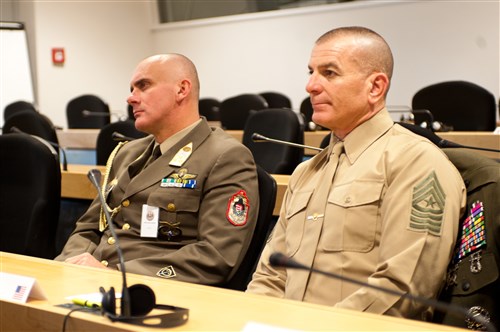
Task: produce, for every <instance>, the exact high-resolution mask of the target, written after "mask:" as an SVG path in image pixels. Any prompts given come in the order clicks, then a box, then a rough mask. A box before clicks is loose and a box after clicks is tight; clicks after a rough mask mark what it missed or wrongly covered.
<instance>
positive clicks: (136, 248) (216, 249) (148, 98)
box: [56, 54, 259, 285]
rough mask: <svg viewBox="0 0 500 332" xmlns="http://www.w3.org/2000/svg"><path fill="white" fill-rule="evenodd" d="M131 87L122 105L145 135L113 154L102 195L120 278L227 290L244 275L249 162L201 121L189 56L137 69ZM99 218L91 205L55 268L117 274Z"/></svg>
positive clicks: (252, 196) (251, 205) (251, 213)
mask: <svg viewBox="0 0 500 332" xmlns="http://www.w3.org/2000/svg"><path fill="white" fill-rule="evenodd" d="M130 87H131V90H130V91H131V93H130V95H129V97H128V99H127V102H128V103H129V104H130V105H132V107H133V112H134V117H135V119H136V120H135V125H136V127H137V129H138V130H141V131H144V132H146V133H149V134H151V135H150V136H147V137H145V138H142V139H137V140H134V141H131V142H128V143H126V144H124V145H119V146H118V147H117V149H115V150H114V151H113V153H112V154H111V156H110V158H109V160H108V164H107V172H106V174H105V176H104V186H103V188H104V189H103V192H104V195H105V196H106V200H107V204H106V206H105V207H104V208H106V209H108V210H109V212H110V213H111V215H112V219H113V223H114V225H115V229H116V230H117V236H118V238H119V241H120V245H121V248H122V251H123V254H124V257H125V266H126V270H127V272H132V273H138V274H144V275H149V276H158V277H161V278H173V279H176V280H181V281H187V282H193V283H200V284H209V285H219V284H223V283H224V282H226V281H227V280H228V278H230V276H231V275H232V273H234V271H235V270H236V269H237V267H238V266H239V265H240V263H241V261H242V259H243V256H244V254H245V253H246V250H247V248H248V245H249V243H250V240H251V238H252V235H253V230H254V227H255V222H256V218H257V213H258V209H259V198H258V182H257V172H256V166H255V163H254V160H253V157H252V155H251V153H250V151H249V150H248V149H247V148H246V147H244V146H243V145H242V144H241V143H240V142H238V141H236V140H235V139H233V138H232V137H231V136H230V135H228V134H226V133H224V131H223V130H221V129H219V128H211V127H209V125H208V123H207V121H206V120H205V119H204V118H200V116H199V113H198V98H199V81H198V75H197V71H196V68H195V66H194V64H193V63H192V62H191V61H190V60H189V59H188V58H186V57H185V56H182V55H180V54H165V55H156V56H152V57H149V58H147V59H145V60H143V61H142V62H141V63H140V64H139V65H138V66H137V68H136V70H135V73H134V74H133V77H132V80H131V84H130ZM158 150H159V151H158ZM153 151H154V153H153ZM159 152H161V155H160V156H158V155H159ZM154 154H155V155H156V154H157V155H156V156H155V157H153V156H152V155H154ZM235 205H238V213H235V212H234V211H235ZM102 208H103V207H102V206H101V204H100V202H99V200H98V199H97V198H96V199H95V200H94V201H93V202H92V204H91V206H90V207H89V209H88V211H87V212H86V213H85V214H84V215H83V216H82V217H81V218H80V220H78V222H77V224H76V228H75V230H74V232H73V233H72V234H71V236H70V238H69V240H68V242H67V243H66V245H65V247H64V249H63V251H62V253H61V254H60V255H59V256H58V257H56V259H57V260H61V261H65V262H68V263H73V264H80V265H87V266H94V267H100V268H111V269H118V265H119V260H118V256H117V253H116V248H115V245H114V243H115V239H114V238H113V237H112V234H111V232H110V230H109V226H108V223H109V222H110V221H109V220H106V218H105V216H104V214H103V211H102V210H101V209H102Z"/></svg>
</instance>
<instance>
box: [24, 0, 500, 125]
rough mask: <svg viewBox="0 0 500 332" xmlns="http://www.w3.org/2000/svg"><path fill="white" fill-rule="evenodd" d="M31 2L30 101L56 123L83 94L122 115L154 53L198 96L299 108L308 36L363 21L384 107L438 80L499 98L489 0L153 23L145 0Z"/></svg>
mask: <svg viewBox="0 0 500 332" xmlns="http://www.w3.org/2000/svg"><path fill="white" fill-rule="evenodd" d="M33 6H34V10H33V12H34V14H33V16H34V21H33V22H27V24H28V25H29V24H33V25H34V30H35V31H36V41H35V42H36V68H37V72H36V77H37V82H35V83H36V86H37V87H38V97H39V107H40V110H41V112H42V113H45V114H47V115H48V116H49V117H50V118H51V119H52V120H53V121H54V123H56V124H57V125H61V126H66V115H65V106H66V103H67V102H68V101H69V100H70V99H71V98H73V97H75V96H77V95H80V94H83V93H94V94H97V95H99V96H101V97H102V98H103V99H105V100H106V101H107V102H108V103H109V104H110V106H111V108H112V110H117V111H122V112H125V107H126V103H125V98H126V96H127V94H128V90H129V79H130V75H131V74H132V71H133V69H134V68H135V65H136V64H137V62H138V61H139V60H141V59H142V58H144V57H146V56H148V55H150V54H153V53H161V52H179V53H184V54H186V55H187V56H189V57H190V58H192V60H193V61H194V62H195V63H196V64H197V67H198V69H199V73H200V78H201V84H202V91H201V93H202V96H212V97H216V98H219V99H224V98H226V97H229V96H232V95H235V94H239V93H244V92H261V91H264V90H276V91H281V92H283V93H285V94H287V95H289V96H290V97H291V98H292V102H293V105H294V107H296V108H298V107H299V104H300V101H301V100H302V99H303V98H305V97H306V95H307V94H306V92H305V90H304V86H305V83H306V80H307V77H308V74H307V62H308V59H309V53H310V50H311V47H312V45H313V43H314V41H315V40H316V38H317V37H319V35H321V34H322V33H323V32H325V31H327V30H329V29H331V28H333V27H338V26H342V25H364V26H367V27H370V28H372V29H374V30H375V31H377V32H379V33H381V34H382V35H383V36H384V37H385V38H386V39H387V41H388V42H389V44H390V45H391V47H392V49H393V52H394V55H395V59H396V66H395V75H394V79H393V84H392V88H391V92H390V94H389V100H388V103H389V104H390V105H407V106H409V105H410V103H411V97H412V96H413V94H414V93H415V92H416V91H417V90H418V89H419V88H421V87H423V86H425V85H428V84H431V83H435V82H438V81H444V80H455V79H457V80H468V81H471V82H474V83H476V84H479V85H481V86H483V87H485V88H487V89H488V90H489V91H491V92H492V93H493V94H494V95H495V97H496V98H497V99H498V97H499V95H500V86H499V76H500V69H499V61H500V60H499V59H500V56H499V48H500V46H499V43H500V41H499V15H500V9H499V6H500V5H499V3H498V1H390V2H389V1H367V2H358V1H356V2H349V3H342V4H331V5H324V6H318V7H304V8H299V9H288V10H281V11H273V12H264V13H255V14H245V15H237V16H231V17H225V18H220V19H206V20H198V21H193V22H195V23H183V22H179V23H173V24H170V25H164V26H161V27H160V26H156V27H155V28H154V29H152V26H153V23H152V22H153V20H154V19H153V15H152V12H153V11H154V3H153V2H150V1H114V2H112V1H102V2H99V1H89V2H82V1H76V0H67V1H64V2H63V1H57V2H55V1H46V0H39V1H36V2H33ZM28 28H30V27H29V26H28ZM52 47H64V48H65V50H66V57H67V61H66V64H65V65H64V66H63V67H57V66H54V65H52V62H51V48H52Z"/></svg>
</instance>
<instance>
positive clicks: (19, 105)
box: [3, 100, 37, 121]
mask: <svg viewBox="0 0 500 332" xmlns="http://www.w3.org/2000/svg"><path fill="white" fill-rule="evenodd" d="M21 111H32V112H36V111H37V110H36V107H35V105H33V104H32V103H30V102H28V101H24V100H18V101H15V102H12V103H10V104H8V105H7V106H5V108H4V110H3V120H4V121H6V120H7V119H8V118H10V117H11V116H12V115H14V114H16V113H17V112H21Z"/></svg>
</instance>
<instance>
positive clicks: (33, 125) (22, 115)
mask: <svg viewBox="0 0 500 332" xmlns="http://www.w3.org/2000/svg"><path fill="white" fill-rule="evenodd" d="M15 128H17V129H19V130H20V131H22V132H24V133H27V134H31V135H35V136H38V137H41V138H43V139H45V140H47V141H49V142H51V143H55V144H57V145H59V143H58V142H59V141H58V139H57V132H56V128H55V127H54V125H53V124H52V121H50V119H49V118H48V117H46V116H45V115H43V114H41V113H38V112H33V111H19V112H16V113H15V114H12V115H11V116H10V117H9V118H8V119H7V120H6V121H5V123H4V125H3V128H2V133H3V134H9V133H11V132H13V131H15Z"/></svg>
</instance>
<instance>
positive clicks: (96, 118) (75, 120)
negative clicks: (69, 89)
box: [66, 95, 111, 129]
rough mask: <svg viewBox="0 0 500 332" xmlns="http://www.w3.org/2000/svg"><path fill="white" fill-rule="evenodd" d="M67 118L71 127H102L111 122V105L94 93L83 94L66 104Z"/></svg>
mask: <svg viewBox="0 0 500 332" xmlns="http://www.w3.org/2000/svg"><path fill="white" fill-rule="evenodd" d="M66 118H67V120H68V128H70V129H75V128H79V129H100V128H102V127H104V126H105V125H107V124H108V123H110V119H111V115H110V111H109V106H108V104H106V103H105V102H104V101H103V100H102V99H101V98H99V97H97V96H94V95H81V96H79V97H76V98H73V99H71V100H70V101H69V102H68V104H67V105H66Z"/></svg>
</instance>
